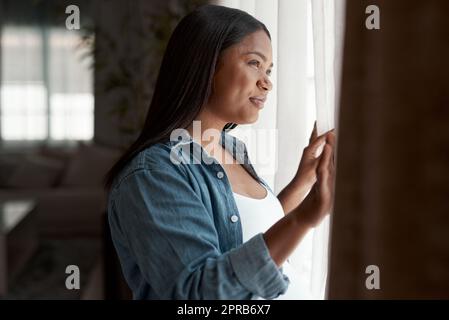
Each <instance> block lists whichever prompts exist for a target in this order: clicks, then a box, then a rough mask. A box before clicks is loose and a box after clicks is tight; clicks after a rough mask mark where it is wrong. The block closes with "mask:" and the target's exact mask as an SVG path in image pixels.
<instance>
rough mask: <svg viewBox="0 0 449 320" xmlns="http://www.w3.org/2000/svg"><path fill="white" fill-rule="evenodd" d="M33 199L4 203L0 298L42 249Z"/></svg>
mask: <svg viewBox="0 0 449 320" xmlns="http://www.w3.org/2000/svg"><path fill="white" fill-rule="evenodd" d="M35 207H36V202H35V201H34V200H33V199H22V200H6V201H5V200H1V201H0V297H1V296H3V295H6V294H7V292H8V286H9V284H10V283H11V281H12V280H13V279H14V277H15V276H17V275H18V274H19V273H20V271H21V270H22V268H23V267H24V266H25V264H26V263H27V262H28V260H29V258H30V257H31V256H32V255H33V253H34V252H35V250H36V248H37V245H38V238H37V229H36V221H35V216H34V208H35Z"/></svg>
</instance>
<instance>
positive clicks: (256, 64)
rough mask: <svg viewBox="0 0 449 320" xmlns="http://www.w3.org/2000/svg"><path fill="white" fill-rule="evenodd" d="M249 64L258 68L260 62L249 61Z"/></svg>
mask: <svg viewBox="0 0 449 320" xmlns="http://www.w3.org/2000/svg"><path fill="white" fill-rule="evenodd" d="M249 64H251V65H254V66H257V67H259V65H260V62H259V61H257V60H251V61H250V62H249Z"/></svg>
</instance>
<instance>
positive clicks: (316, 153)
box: [315, 142, 326, 158]
mask: <svg viewBox="0 0 449 320" xmlns="http://www.w3.org/2000/svg"><path fill="white" fill-rule="evenodd" d="M325 144H326V143H325V142H323V143H322V144H320V145H319V146H318V148H316V151H315V158H318V157H319V156H320V155H321V153H322V152H323V149H324V145H325Z"/></svg>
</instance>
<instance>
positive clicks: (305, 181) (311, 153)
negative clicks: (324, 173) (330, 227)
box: [291, 122, 334, 201]
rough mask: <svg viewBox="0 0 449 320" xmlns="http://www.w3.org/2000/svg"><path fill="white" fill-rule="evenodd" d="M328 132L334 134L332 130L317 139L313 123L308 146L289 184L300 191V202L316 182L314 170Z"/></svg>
mask: <svg viewBox="0 0 449 320" xmlns="http://www.w3.org/2000/svg"><path fill="white" fill-rule="evenodd" d="M330 132H334V130H331V131H329V132H327V133H325V134H323V135H321V136H319V137H317V130H316V122H315V125H314V127H313V131H312V135H311V136H310V139H309V145H308V146H307V147H306V148H304V151H303V153H302V157H301V161H300V163H299V167H298V170H297V172H296V175H295V177H294V178H293V180H292V182H291V184H292V186H294V187H295V188H296V189H297V190H299V191H300V194H301V195H302V197H301V196H300V197H301V199H300V200H301V201H302V200H303V199H304V197H305V196H306V194H307V193H308V192H309V190H310V189H311V188H312V186H313V185H314V183H315V182H316V180H317V174H316V170H317V167H318V163H319V162H320V155H321V154H322V151H323V148H324V145H325V143H326V137H327V135H328V134H329V133H330Z"/></svg>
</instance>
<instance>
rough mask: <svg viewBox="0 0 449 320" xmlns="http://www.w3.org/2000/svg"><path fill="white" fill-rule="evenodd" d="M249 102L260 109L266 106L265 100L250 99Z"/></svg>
mask: <svg viewBox="0 0 449 320" xmlns="http://www.w3.org/2000/svg"><path fill="white" fill-rule="evenodd" d="M249 100H250V101H251V102H252V104H254V105H255V106H256V107H258V108H259V109H262V108H263V105H264V104H265V99H258V98H249Z"/></svg>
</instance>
